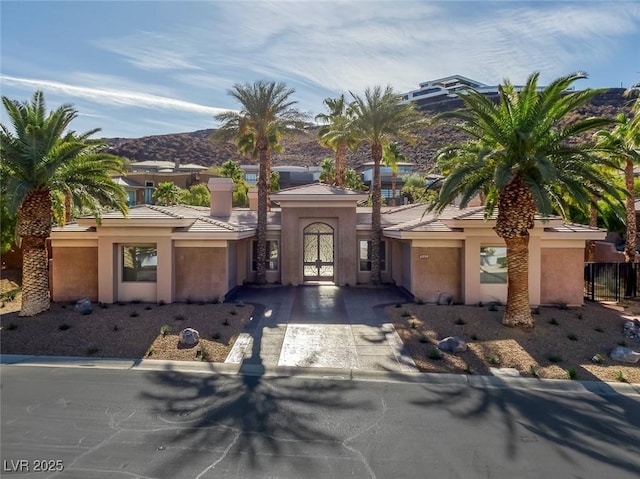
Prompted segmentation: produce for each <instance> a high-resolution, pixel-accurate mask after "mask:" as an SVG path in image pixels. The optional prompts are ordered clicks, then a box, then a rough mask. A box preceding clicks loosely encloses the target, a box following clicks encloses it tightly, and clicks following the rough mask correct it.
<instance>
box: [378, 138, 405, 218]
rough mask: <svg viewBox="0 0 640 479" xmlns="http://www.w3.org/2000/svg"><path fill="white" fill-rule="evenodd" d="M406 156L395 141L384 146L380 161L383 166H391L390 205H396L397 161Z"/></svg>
mask: <svg viewBox="0 0 640 479" xmlns="http://www.w3.org/2000/svg"><path fill="white" fill-rule="evenodd" d="M406 160H407V158H406V157H405V156H404V155H403V154H402V153H401V152H400V148H399V147H398V144H397V143H396V142H392V143H389V144H388V145H387V146H385V148H384V153H383V154H382V161H383V162H384V164H385V166H388V167H389V168H391V206H396V180H397V178H398V162H402V161H406Z"/></svg>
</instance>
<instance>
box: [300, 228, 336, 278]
mask: <svg viewBox="0 0 640 479" xmlns="http://www.w3.org/2000/svg"><path fill="white" fill-rule="evenodd" d="M303 256H304V258H303V268H304V273H303V276H304V278H303V279H304V281H333V280H334V264H333V228H332V227H331V226H329V225H327V224H324V223H312V224H310V225H309V226H307V227H306V228H305V229H304V244H303Z"/></svg>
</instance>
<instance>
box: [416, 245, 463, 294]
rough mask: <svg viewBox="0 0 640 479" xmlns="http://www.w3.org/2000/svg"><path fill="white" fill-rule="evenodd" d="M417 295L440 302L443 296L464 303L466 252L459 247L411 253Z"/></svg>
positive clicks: (419, 249) (418, 248)
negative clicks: (463, 263) (443, 294)
mask: <svg viewBox="0 0 640 479" xmlns="http://www.w3.org/2000/svg"><path fill="white" fill-rule="evenodd" d="M411 272H412V273H411V274H412V284H413V290H412V292H413V295H414V296H415V297H416V299H420V300H422V301H425V302H429V303H431V302H436V301H437V300H438V296H439V295H440V293H448V294H451V295H453V299H454V301H455V302H460V301H462V249H461V248H457V247H438V248H428V247H426V248H425V247H416V248H412V251H411Z"/></svg>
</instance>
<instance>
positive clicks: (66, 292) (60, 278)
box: [51, 246, 98, 301]
mask: <svg viewBox="0 0 640 479" xmlns="http://www.w3.org/2000/svg"><path fill="white" fill-rule="evenodd" d="M52 256H53V261H52V262H51V279H52V283H51V291H52V300H53V301H77V300H79V299H83V298H89V299H90V300H91V301H97V300H98V248H97V247H64V246H63V247H54V248H53V254H52Z"/></svg>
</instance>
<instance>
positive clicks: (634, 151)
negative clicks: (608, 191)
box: [596, 113, 640, 263]
mask: <svg viewBox="0 0 640 479" xmlns="http://www.w3.org/2000/svg"><path fill="white" fill-rule="evenodd" d="M638 115H640V113H636V116H638ZM596 137H597V139H598V147H600V148H601V149H602V154H604V155H605V156H606V157H608V158H610V159H611V160H613V161H614V162H615V163H616V164H618V165H619V167H620V169H622V170H623V171H624V185H625V193H626V199H625V215H626V229H627V234H626V237H627V238H626V241H625V247H624V260H625V261H626V262H627V263H633V262H635V259H636V249H637V247H638V238H637V231H638V228H637V225H636V207H635V188H634V184H633V183H634V179H635V176H634V173H633V168H634V167H635V166H638V165H640V138H639V135H638V131H636V129H635V128H634V127H633V123H632V120H630V119H629V118H627V115H625V114H624V113H620V114H618V116H617V117H616V125H615V126H614V128H613V129H612V130H611V131H609V130H602V131H599V132H597V133H596Z"/></svg>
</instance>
